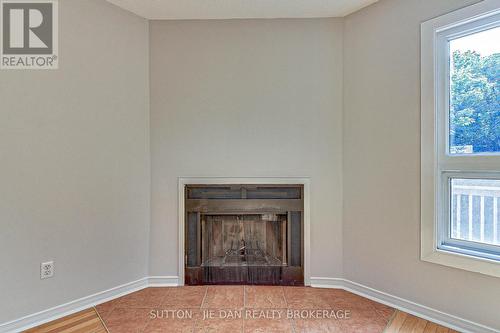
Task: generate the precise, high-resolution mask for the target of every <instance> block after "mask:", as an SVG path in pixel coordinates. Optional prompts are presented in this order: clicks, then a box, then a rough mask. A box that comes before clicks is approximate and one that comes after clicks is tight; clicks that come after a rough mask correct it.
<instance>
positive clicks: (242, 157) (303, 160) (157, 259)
mask: <svg viewBox="0 0 500 333" xmlns="http://www.w3.org/2000/svg"><path fill="white" fill-rule="evenodd" d="M150 30H151V151H152V223H151V240H150V241H151V253H150V274H151V275H177V274H178V272H177V265H178V258H179V254H178V242H177V239H178V236H177V235H178V234H177V232H178V227H177V223H178V222H177V221H178V220H177V178H178V177H180V176H220V177H231V176H240V177H251V176H258V177H263V176H284V177H287V176H305V177H311V200H312V207H311V237H312V239H313V240H314V241H313V242H312V244H311V273H312V275H313V276H337V277H338V276H341V275H342V220H341V208H342V190H341V188H342V182H341V179H342V170H341V166H342V160H341V159H342V151H341V148H342V141H341V140H342V118H341V115H342V21H341V20H337V19H310V20H308V19H306V20H227V21H177V22H175V21H170V22H168V21H153V22H152V23H151V26H150Z"/></svg>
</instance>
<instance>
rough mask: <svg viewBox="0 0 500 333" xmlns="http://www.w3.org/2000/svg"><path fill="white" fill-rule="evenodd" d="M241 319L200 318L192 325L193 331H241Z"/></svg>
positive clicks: (232, 332) (226, 332) (209, 332)
mask: <svg viewBox="0 0 500 333" xmlns="http://www.w3.org/2000/svg"><path fill="white" fill-rule="evenodd" d="M242 332H243V319H221V318H216V319H206V320H204V319H200V320H197V321H196V323H195V327H194V333H242Z"/></svg>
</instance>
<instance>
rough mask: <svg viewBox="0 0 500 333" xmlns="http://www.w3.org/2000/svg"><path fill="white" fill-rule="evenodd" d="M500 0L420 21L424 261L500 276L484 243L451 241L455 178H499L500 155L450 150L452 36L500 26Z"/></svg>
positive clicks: (497, 263)
mask: <svg viewBox="0 0 500 333" xmlns="http://www.w3.org/2000/svg"><path fill="white" fill-rule="evenodd" d="M499 20H500V0H485V1H483V2H480V3H478V4H475V5H472V6H469V7H466V8H463V9H460V10H457V11H455V12H452V13H449V14H446V15H443V16H440V17H437V18H434V19H432V20H429V21H426V22H424V23H422V25H421V259H422V260H424V261H428V262H433V263H437V264H442V265H446V266H451V267H455V268H460V269H465V270H468V271H474V272H479V273H483V274H487V275H492V276H497V277H500V261H499V260H498V259H500V258H498V257H497V256H496V255H495V254H493V255H492V256H490V255H488V254H487V252H488V251H489V250H492V249H493V250H496V248H497V247H495V246H493V247H491V246H488V245H485V244H481V245H478V244H477V243H476V246H474V247H473V249H466V248H465V246H464V244H471V242H466V241H464V242H461V241H457V240H452V239H450V238H449V237H448V236H447V235H449V227H450V199H449V197H450V196H449V190H450V180H451V179H452V178H466V179H468V178H486V179H500V155H499V154H496V153H495V154H469V155H468V154H453V155H450V154H449V136H448V126H449V124H448V120H449V83H450V82H449V70H450V68H449V40H450V39H454V38H458V37H462V36H465V35H469V34H472V33H475V32H479V31H482V30H486V29H490V28H493V27H495V26H498V25H500V24H499Z"/></svg>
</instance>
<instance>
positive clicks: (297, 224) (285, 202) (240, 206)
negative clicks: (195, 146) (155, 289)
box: [179, 182, 309, 285]
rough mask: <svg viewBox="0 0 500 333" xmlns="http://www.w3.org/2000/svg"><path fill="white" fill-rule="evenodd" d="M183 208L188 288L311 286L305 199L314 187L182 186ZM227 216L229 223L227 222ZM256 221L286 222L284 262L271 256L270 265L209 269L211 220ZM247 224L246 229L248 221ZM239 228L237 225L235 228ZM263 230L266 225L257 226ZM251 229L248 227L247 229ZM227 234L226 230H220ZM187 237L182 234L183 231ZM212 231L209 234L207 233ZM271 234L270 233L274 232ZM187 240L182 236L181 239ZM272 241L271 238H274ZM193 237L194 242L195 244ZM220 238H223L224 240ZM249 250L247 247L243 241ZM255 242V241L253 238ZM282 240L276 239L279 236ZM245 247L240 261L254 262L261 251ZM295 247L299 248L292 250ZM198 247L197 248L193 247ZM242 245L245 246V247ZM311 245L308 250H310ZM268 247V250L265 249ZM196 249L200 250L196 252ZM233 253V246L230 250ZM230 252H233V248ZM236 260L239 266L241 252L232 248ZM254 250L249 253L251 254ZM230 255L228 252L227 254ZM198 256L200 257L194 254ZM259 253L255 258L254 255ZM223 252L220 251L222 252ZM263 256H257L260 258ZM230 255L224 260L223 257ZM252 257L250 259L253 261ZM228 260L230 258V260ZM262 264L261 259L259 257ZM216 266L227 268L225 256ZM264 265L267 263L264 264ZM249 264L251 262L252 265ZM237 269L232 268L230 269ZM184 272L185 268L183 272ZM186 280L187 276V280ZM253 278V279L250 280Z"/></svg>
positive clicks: (255, 264) (211, 267)
mask: <svg viewBox="0 0 500 333" xmlns="http://www.w3.org/2000/svg"><path fill="white" fill-rule="evenodd" d="M180 185H181V186H180V188H179V190H181V189H182V198H181V193H180V195H179V197H180V199H182V200H180V203H181V201H183V202H182V204H183V205H182V207H183V208H184V209H183V210H184V212H183V215H184V218H183V220H184V221H183V222H184V224H183V225H182V237H183V239H182V243H184V244H183V245H184V246H183V247H184V248H183V251H182V252H181V253H183V259H184V260H182V262H183V264H182V271H183V272H182V273H184V274H183V275H184V277H183V281H182V282H184V284H187V285H197V284H279V285H304V284H306V285H307V282H308V281H307V278H306V261H307V259H306V251H307V248H306V243H308V242H307V237H308V233H309V230H308V225H306V223H305V221H306V219H307V218H308V216H307V214H306V213H307V212H306V207H305V194H306V190H308V186H306V185H308V184H305V182H301V183H298V184H297V183H295V182H290V183H283V182H281V183H279V184H276V183H258V184H257V183H230V184H229V183H222V184H217V183H213V182H212V183H210V184H206V183H201V182H200V183H196V182H194V183H185V184H181V183H180ZM222 216H227V218H221V217H222ZM250 216H253V218H250V220H252V221H253V220H255V219H257V220H258V216H260V217H261V220H262V223H266V227H264V228H267V229H269V226H268V225H269V223H268V222H265V220H263V219H265V218H267V219H269V216H271V217H270V219H273V216H274V217H276V216H280V219H281V222H283V217H284V224H283V225H284V227H283V228H284V229H283V228H282V229H279V230H281V232H284V234H283V238H281V241H282V242H283V241H285V240H286V242H284V243H282V244H278V246H283V250H282V252H279V253H280V255H282V258H279V259H281V262H279V263H277V261H276V260H275V258H272V257H273V256H272V255H271V256H269V255H268V254H269V253H268V251H264V252H266V261H265V264H262V263H263V262H264V261H262V260H261V261H257V260H255V261H252V260H253V259H243V261H240V262H237V263H236V264H234V265H232V266H231V265H218V264H213V265H212V264H208V263H207V261H206V259H207V247H206V245H204V243H206V241H205V240H204V239H203V235H202V230H205V229H206V228H207V220H210V219H213V220H215V221H217V220H225V219H226V220H228V222H229V223H230V224H231V221H232V220H235V221H236V219H237V218H238V219H240V218H241V219H243V220H244V219H245V217H250ZM243 223H245V222H244V221H243ZM233 225H234V223H233ZM256 225H260V224H258V223H257V224H256ZM246 226H248V224H247V225H246ZM218 228H219V229H220V228H221V227H220V226H219V227H218ZM180 231H181V230H180ZM205 231H206V230H205ZM268 232H269V231H268ZM179 236H180V237H181V234H180V235H179ZM268 236H269V235H268ZM190 237H191V238H190ZM219 237H220V235H219ZM245 237H246V236H244V237H241V238H242V241H243V244H244V243H245V242H244V240H243V238H245ZM252 237H253V236H252ZM274 237H276V235H274ZM246 242H247V243H249V244H250V245H246V246H245V245H243V247H242V248H246V249H245V250H241V255H240V257H242V258H243V257H245V258H253V256H251V255H250V253H254V252H255V250H256V249H258V248H259V246H255V245H252V244H255V243H252V241H248V240H246ZM292 242H293V245H292ZM193 244H196V245H195V246H190V245H193ZM240 245H241V244H240ZM307 245H308V244H307ZM263 246H267V245H263ZM193 247H194V248H193ZM226 247H228V246H226ZM228 248H229V247H228ZM231 248H232V251H229V252H230V253H233V254H234V259H235V260H236V261H237V257H238V253H237V251H236V250H237V248H235V247H234V246H233V244H232V243H231ZM247 249H248V250H247ZM224 250H225V254H227V252H228V249H224ZM193 251H194V252H193ZM252 251H254V252H252ZM218 252H220V251H218ZM259 252H260V253H262V251H257V253H259ZM223 255H224V254H223ZM247 255H248V256H247ZM226 257H227V256H226ZM255 258H257V257H255ZM215 259H216V260H214V261H213V262H221V260H226V259H227V258H224V259H223V258H222V256H221V254H220V253H219V256H218V257H217V258H215ZM261 259H262V258H261ZM247 260H248V261H247ZM228 266H231V267H228ZM180 268H181V267H180ZM181 277H182V275H181ZM249 277H251V278H249Z"/></svg>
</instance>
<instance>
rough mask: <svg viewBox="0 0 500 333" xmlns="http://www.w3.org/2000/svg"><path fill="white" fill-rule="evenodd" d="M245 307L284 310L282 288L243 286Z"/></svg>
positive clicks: (284, 303)
mask: <svg viewBox="0 0 500 333" xmlns="http://www.w3.org/2000/svg"><path fill="white" fill-rule="evenodd" d="M245 307H247V308H259V309H262V308H273V309H281V308H286V301H285V296H284V292H283V288H282V287H275V286H245Z"/></svg>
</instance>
